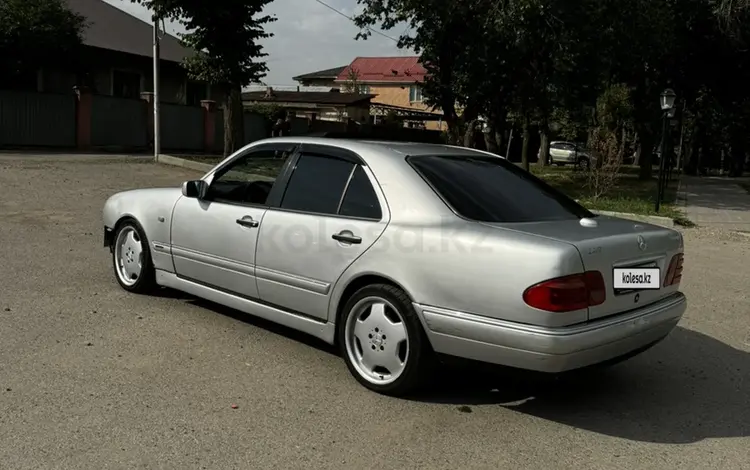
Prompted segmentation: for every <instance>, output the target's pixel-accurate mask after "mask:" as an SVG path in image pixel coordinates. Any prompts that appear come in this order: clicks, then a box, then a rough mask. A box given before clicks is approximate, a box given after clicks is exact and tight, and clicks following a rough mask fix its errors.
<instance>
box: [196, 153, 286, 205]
mask: <svg viewBox="0 0 750 470" xmlns="http://www.w3.org/2000/svg"><path fill="white" fill-rule="evenodd" d="M294 147H295V145H294V144H285V145H275V146H272V147H266V148H261V149H255V150H253V149H251V150H249V151H248V153H246V154H245V155H242V156H240V157H238V158H236V159H235V160H234V161H232V162H231V163H230V164H229V165H227V166H225V167H224V168H222V169H220V170H219V171H218V172H217V173H216V174H215V175H214V178H213V181H212V182H211V185H210V186H209V188H208V194H207V195H206V199H207V200H209V201H216V202H224V203H230V204H250V205H265V204H266V201H267V200H268V195H269V194H270V193H271V188H273V185H274V182H275V181H276V178H278V176H279V175H280V174H281V171H282V169H283V167H284V163H286V161H287V159H288V158H289V157H290V156H291V154H292V152H293V150H294Z"/></svg>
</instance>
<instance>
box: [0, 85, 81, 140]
mask: <svg viewBox="0 0 750 470" xmlns="http://www.w3.org/2000/svg"><path fill="white" fill-rule="evenodd" d="M75 145H76V97H75V95H74V94H72V93H71V94H69V95H68V94H54V93H36V92H22V91H0V146H19V147H27V146H34V147H35V146H44V147H75Z"/></svg>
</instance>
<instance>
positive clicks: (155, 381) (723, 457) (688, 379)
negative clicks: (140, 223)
mask: <svg viewBox="0 0 750 470" xmlns="http://www.w3.org/2000/svg"><path fill="white" fill-rule="evenodd" d="M194 175H195V173H191V172H187V171H184V170H180V169H177V168H172V167H166V166H158V165H155V164H153V163H150V162H148V161H145V160H137V159H133V158H131V159H114V158H103V157H100V158H93V157H78V158H73V157H71V158H66V157H63V156H55V157H54V158H51V157H47V158H43V157H40V158H32V157H24V158H22V157H17V156H13V155H9V154H5V155H1V156H0V247H1V248H0V249H1V251H0V266H1V267H2V270H0V462H2V463H0V467H1V468H8V469H33V468H40V469H55V468H59V469H77V468H87V469H88V468H90V469H105V468H127V469H130V468H179V469H183V468H196V469H198V468H205V469H224V468H227V469H232V468H242V469H244V468H262V469H274V468H278V469H296V468H331V469H335V468H356V469H370V468H372V469H375V468H378V469H387V468H393V469H395V468H409V469H416V468H425V469H428V468H429V469H441V468H445V469H457V468H462V469H463V468H467V469H468V468H472V469H473V468H486V469H498V468H516V469H520V468H530V469H532V468H533V469H539V468H556V469H557V468H575V469H582V468H585V469H589V468H597V469H598V468H607V469H609V468H612V469H615V468H616V469H640V468H644V469H656V468H681V469H708V468H721V469H742V468H745V469H750V354H749V353H750V301H749V300H748V294H747V291H748V285H750V284H749V283H748V279H750V263H749V262H748V261H750V238H747V237H745V236H741V235H733V234H730V233H724V232H714V231H711V230H706V229H691V230H687V231H685V238H686V245H687V247H686V251H687V258H686V268H685V269H686V272H685V276H684V279H683V290H684V291H685V292H686V293H687V295H688V297H689V302H690V307H689V310H688V313H687V315H686V317H685V319H684V320H683V321H682V323H681V324H680V326H679V327H678V328H677V329H676V330H675V332H674V333H673V334H672V335H671V336H670V337H669V338H668V339H667V340H666V341H664V342H663V343H661V344H660V345H658V346H657V347H655V348H653V349H652V350H650V351H649V352H647V353H645V354H643V355H641V356H639V357H636V358H634V359H632V360H630V361H628V362H626V363H624V364H622V365H620V366H618V367H615V368H613V369H611V370H610V371H608V372H606V373H604V372H602V373H601V374H600V375H596V376H589V377H570V378H567V379H563V380H556V381H553V380H549V379H545V380H542V379H537V378H534V379H532V378H519V377H515V376H513V375H510V374H507V373H505V372H502V371H498V370H495V369H491V368H460V369H457V368H445V369H443V372H442V374H441V377H439V378H438V380H437V381H436V384H435V386H434V390H433V391H432V392H430V393H428V394H427V395H425V396H423V397H421V398H420V399H419V400H397V399H390V398H385V397H381V396H378V395H374V394H372V393H369V392H367V391H365V390H364V389H363V388H362V387H361V386H359V385H358V384H357V383H356V382H355V381H354V380H353V379H352V378H351V377H350V376H349V373H348V371H347V370H346V367H345V366H344V364H343V362H342V361H341V360H340V359H339V358H338V357H336V356H335V354H334V353H333V351H331V350H330V348H328V347H326V346H324V345H321V344H320V343H317V342H315V341H314V340H308V339H307V338H305V337H303V336H302V335H299V334H296V333H294V332H292V331H289V330H286V329H283V328H280V327H276V326H273V325H271V324H269V323H267V322H263V321H259V320H254V319H252V318H249V317H246V316H242V315H241V314H239V313H237V312H233V311H230V310H227V309H223V308H220V307H217V306H215V305H211V304H207V303H205V302H202V301H198V300H196V299H190V298H187V297H185V296H182V295H180V294H177V293H165V294H164V295H162V296H156V297H142V296H136V295H129V294H126V293H125V292H124V291H122V290H121V289H120V288H119V287H118V286H117V285H116V283H115V280H114V277H113V273H112V269H111V266H110V259H109V256H108V252H107V251H106V250H105V249H104V248H103V247H102V246H101V243H102V242H101V237H102V234H101V231H102V227H101V207H102V203H103V202H104V200H105V199H106V197H107V196H109V195H110V194H112V193H113V192H115V191H119V190H124V189H129V188H136V187H148V186H160V185H176V184H178V183H180V182H181V181H183V180H185V179H187V178H189V177H191V176H194ZM232 405H236V408H233V407H232Z"/></svg>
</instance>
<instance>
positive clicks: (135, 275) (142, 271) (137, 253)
mask: <svg viewBox="0 0 750 470" xmlns="http://www.w3.org/2000/svg"><path fill="white" fill-rule="evenodd" d="M112 267H113V269H114V272H115V279H117V283H118V284H120V287H122V288H123V289H125V290H126V291H128V292H133V293H136V294H146V293H149V292H151V291H153V290H154V289H155V288H156V272H155V271H154V263H153V261H152V260H151V250H150V249H149V243H148V239H147V238H146V234H145V233H144V231H143V228H141V226H140V225H139V224H138V222H136V221H135V220H132V219H131V220H127V221H125V222H123V223H121V224H120V225H119V226H118V227H117V231H116V233H115V236H114V241H113V242H112Z"/></svg>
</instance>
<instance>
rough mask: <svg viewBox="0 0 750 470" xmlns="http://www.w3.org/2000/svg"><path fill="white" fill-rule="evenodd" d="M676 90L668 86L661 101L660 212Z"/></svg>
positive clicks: (658, 200)
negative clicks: (670, 122) (670, 121)
mask: <svg viewBox="0 0 750 470" xmlns="http://www.w3.org/2000/svg"><path fill="white" fill-rule="evenodd" d="M676 97H677V96H676V95H675V93H674V91H672V89H671V88H667V89H666V90H664V92H662V94H661V97H660V100H659V103H660V105H661V112H662V132H661V158H660V159H659V179H658V183H657V187H656V205H655V207H654V211H655V212H659V207H660V206H661V200H662V199H663V198H664V189H665V187H664V186H665V185H666V178H665V177H666V171H665V169H666V165H667V158H670V157H668V156H667V155H668V151H667V142H668V140H669V130H670V129H669V120H670V119H671V118H672V117H673V116H674V102H675V98H676Z"/></svg>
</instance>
